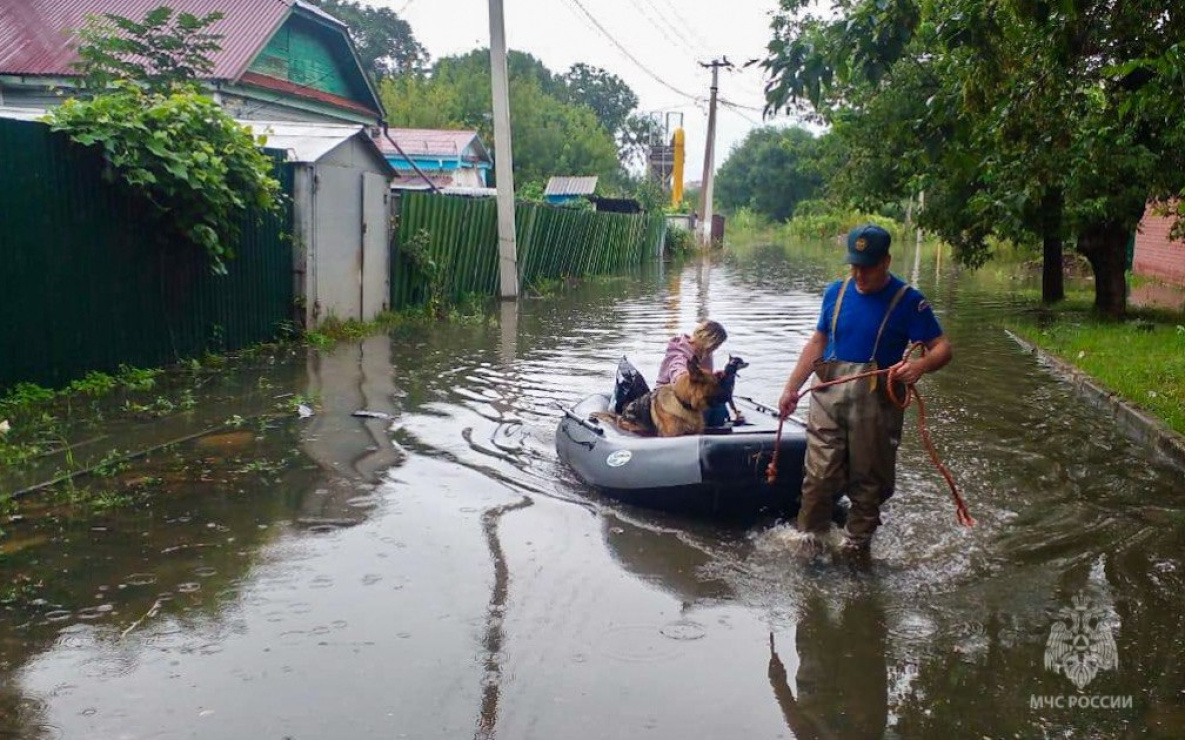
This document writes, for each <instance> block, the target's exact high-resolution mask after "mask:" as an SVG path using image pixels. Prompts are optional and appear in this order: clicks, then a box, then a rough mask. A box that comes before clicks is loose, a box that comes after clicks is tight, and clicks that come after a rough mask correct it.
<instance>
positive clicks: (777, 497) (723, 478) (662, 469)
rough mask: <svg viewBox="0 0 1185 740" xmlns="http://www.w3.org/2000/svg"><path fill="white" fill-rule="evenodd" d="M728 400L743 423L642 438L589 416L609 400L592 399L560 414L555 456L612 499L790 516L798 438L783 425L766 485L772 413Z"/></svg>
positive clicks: (801, 449) (800, 450) (794, 428)
mask: <svg viewBox="0 0 1185 740" xmlns="http://www.w3.org/2000/svg"><path fill="white" fill-rule="evenodd" d="M734 401H735V402H736V404H737V407H738V408H739V409H740V410H741V412H742V413H743V414H744V416H745V423H744V424H741V425H736V426H725V427H713V428H709V429H708V431H707V433H705V434H701V435H696V436H686V437H642V436H639V435H637V434H633V433H631V432H626V431H622V430H621V429H619V428H618V427H617V426H616V425H614V424H613V423H611V422H608V421H602V420H599V419H596V418H593V417H592V414H594V413H596V412H600V411H606V410H608V409H609V405H610V403H611V401H610V397H609V396H608V395H605V394H600V393H598V394H593V395H591V396H589V397H588V398H586V399H584V400H583V401H581V402H580V403H578V404H576V405H575V406H574V407H572V408H570V409H565V410H564V415H563V418H561V419H560V422H559V426H558V428H557V429H556V441H555V446H556V452H557V453H558V454H559V457H560V459H561V460H563V461H564V462H565V463H567V464H568V465H569V466H571V468H572V469H573V470H574V471H575V472H576V475H577V476H578V477H579V478H580V479H581V480H582V481H584V482H585V483H587V484H588V485H590V486H592V487H593V488H595V489H597V491H599V492H600V493H602V494H604V495H606V496H608V497H610V498H614V499H617V500H619V501H622V502H625V503H628V504H634V505H637V506H645V507H649V508H654V509H663V510H666V511H672V512H677V513H686V514H692V515H707V516H713V517H716V516H719V517H728V518H738V517H742V518H743V517H750V516H755V515H765V514H770V515H780V516H789V515H791V514H793V513H794V512H795V511H797V510H798V502H799V496H800V493H801V487H802V465H803V458H804V456H805V454H806V433H805V430H804V429H803V426H802V423H801V422H799V421H798V420H796V419H787V420H786V423H785V424H784V425H783V428H782V438H781V444H780V446H781V451H780V452H779V453H778V477H777V480H776V481H775V482H774V484H773V485H770V484H769V483H768V482H767V480H766V471H767V469H768V467H769V463H770V459H771V458H772V456H773V449H774V438H775V436H776V431H777V427H778V420H777V412H776V411H774V410H773V409H771V408H769V407H767V406H764V405H762V404H760V403H757V402H755V401H753V400H752V399H748V398H741V397H736V398H734Z"/></svg>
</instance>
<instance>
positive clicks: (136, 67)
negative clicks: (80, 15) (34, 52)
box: [74, 5, 224, 92]
mask: <svg viewBox="0 0 1185 740" xmlns="http://www.w3.org/2000/svg"><path fill="white" fill-rule="evenodd" d="M223 17H224V16H223V14H222V13H218V12H215V13H208V14H207V15H204V16H200V17H199V16H195V15H193V14H192V13H178V14H177V15H173V11H172V9H171V8H169V7H167V6H164V5H162V6H161V7H159V8H156V9H155V10H150V11H148V13H146V14H145V15H144V18H143V19H142V20H140V21H134V20H131V19H129V18H124V17H123V16H119V15H113V14H111V13H105V14H104V15H102V16H97V15H88V16H87V17H86V23H85V24H84V25H83V26H82V28H80V29H78V31H77V32H76V33H75V38H76V45H77V52H78V59H79V60H78V61H77V62H75V63H74V66H75V68H76V69H77V70H78V71H79V72H80V73H81V74H82V80H83V86H84V87H86V88H88V89H91V90H98V91H101V90H103V89H105V88H106V87H107V86H108V85H110V84H111V83H112V82H114V81H115V80H119V79H127V80H135V81H136V82H137V83H139V84H142V85H144V86H146V87H148V88H149V89H151V90H153V91H155V92H163V91H167V90H168V89H169V87H170V86H171V85H173V84H175V83H180V82H186V81H189V80H193V79H196V78H197V77H199V76H200V75H203V74H207V73H209V72H211V71H213V69H214V62H213V61H212V60H211V59H210V55H211V54H213V53H214V52H216V51H218V50H219V49H220V48H221V47H220V46H219V44H218V41H219V40H220V39H221V38H222V35H221V34H216V33H211V32H210V31H209V30H207V29H208V27H209V26H211V25H213V24H214V23H215V22H216V21H218V20H221V19H222V18H223Z"/></svg>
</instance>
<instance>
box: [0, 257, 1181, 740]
mask: <svg viewBox="0 0 1185 740" xmlns="http://www.w3.org/2000/svg"><path fill="white" fill-rule="evenodd" d="M840 256H841V255H840V251H839V250H838V248H835V249H834V251H829V252H828V251H824V250H822V249H820V248H792V247H787V248H785V249H783V248H776V247H767V248H755V249H752V250H748V251H746V252H744V253H742V254H741V255H739V256H738V255H730V256H728V257H725V258H720V259H718V260H716V261H715V262H713V263H711V264H707V263H702V262H692V263H689V264H687V265H682V266H677V267H668V268H667V269H666V270H665V271H664V270H655V271H653V272H650V273H648V274H645V275H640V276H630V277H623V278H615V279H611V280H605V281H599V282H594V283H590V284H587V285H583V286H579V287H577V288H575V289H573V290H571V291H569V292H567V293H565V294H564V295H562V296H560V297H556V298H544V299H531V300H524V301H523V302H522V303H521V304H520V305H519V306H518V307H517V309H516V308H515V307H513V306H504V307H502V309H501V313H500V314H499V313H498V312H497V309H495V313H494V315H493V316H491V317H489V318H488V319H487V320H481V321H471V322H461V323H452V324H441V325H434V326H430V327H409V328H406V329H401V330H398V331H395V332H392V334H391V335H389V336H387V335H384V336H377V337H372V338H369V339H367V340H365V341H360V342H353V343H346V344H342V345H339V346H337V347H335V348H333V349H331V350H326V351H322V352H316V351H312V350H310V351H309V352H308V353H307V356H306V353H305V352H304V351H303V350H302V351H301V352H300V353H297V354H294V355H293V356H291V357H290V358H288V359H283V360H281V361H278V362H274V363H266V364H265V363H258V364H256V365H255V366H251V367H247V368H239V369H237V370H235V371H233V372H230V371H228V372H227V373H225V375H224V376H221V377H219V378H217V379H216V380H214V381H213V382H211V383H209V384H208V385H206V386H204V387H203V388H202V389H201V391H200V398H199V403H198V404H197V407H196V409H195V410H193V411H191V412H189V414H188V415H179V416H178V417H177V418H175V419H172V420H170V419H169V418H165V419H159V420H156V421H152V422H147V421H146V422H140V423H138V424H136V425H133V426H134V428H131V427H129V429H128V430H127V431H126V434H127V435H131V434H138V435H141V437H142V439H141V438H137V440H136V441H135V442H132V441H124V442H121V445H122V446H123V447H124V448H125V449H131V448H134V447H135V446H137V445H139V446H140V447H149V446H152V445H154V444H159V443H161V442H164V441H168V440H174V439H177V440H182V439H184V440H185V441H182V442H179V443H178V444H177V445H176V446H174V447H170V448H166V449H164V450H162V451H160V452H158V453H153V454H149V455H147V456H146V457H145V458H143V459H142V460H140V461H139V462H138V463H137V470H138V469H139V468H141V467H142V468H143V469H144V470H146V471H148V472H146V473H144V474H145V475H150V476H153V478H154V479H158V480H159V482H158V483H157V484H156V488H155V493H154V494H153V495H152V496H151V497H150V498H149V499H147V500H146V501H144V502H141V503H140V504H137V505H136V506H134V507H132V508H130V509H127V508H125V509H112V510H110V511H99V512H95V513H91V514H87V515H78V514H70V513H69V512H68V511H61V512H54V511H51V512H50V513H56V514H57V516H52V517H34V516H31V515H30V516H27V517H26V519H25V520H24V521H20V522H16V523H14V524H5V525H4V526H5V529H6V530H7V531H8V534H9V537H8V539H7V540H2V541H0V542H3V543H5V545H6V550H5V554H4V559H3V561H2V562H3V563H4V567H5V570H6V578H5V582H6V583H7V582H8V581H9V580H10V579H11V580H13V581H14V582H21V583H26V584H28V588H27V593H16V594H14V595H13V598H12V599H11V601H12V603H10V604H9V605H8V606H7V608H5V609H3V610H0V737H14V738H15V737H19V738H87V739H95V740H98V739H102V738H113V739H114V738H276V739H277V740H279V739H280V738H300V739H303V738H369V737H394V738H402V737H407V738H460V737H479V738H493V737H501V738H506V739H524V738H540V739H550V738H565V740H585V739H592V738H636V737H646V738H664V739H665V738H671V739H674V738H679V739H683V738H716V737H740V738H777V737H787V738H788V737H802V738H809V737H880V736H889V737H942V738H950V737H989V736H990V737H1003V736H1017V737H1039V736H1048V737H1053V736H1056V737H1066V736H1076V737H1077V736H1082V737H1114V736H1117V735H1129V734H1130V735H1144V734H1149V735H1154V736H1163V737H1182V736H1185V649H1183V648H1185V636H1183V634H1182V633H1183V632H1185V481H1183V476H1182V473H1181V471H1179V470H1175V469H1173V468H1171V467H1168V466H1167V465H1165V464H1163V463H1161V462H1159V461H1158V460H1155V459H1153V458H1152V457H1150V455H1149V454H1148V453H1147V452H1145V451H1144V450H1143V449H1142V448H1140V447H1137V446H1135V445H1133V444H1131V443H1129V442H1128V441H1127V440H1126V439H1125V438H1124V437H1122V436H1121V435H1120V434H1119V433H1117V432H1116V431H1115V430H1114V428H1113V425H1112V423H1111V421H1110V419H1109V418H1108V417H1107V416H1106V415H1105V414H1104V413H1103V412H1101V411H1098V410H1096V409H1094V408H1093V407H1090V406H1088V405H1086V404H1084V403H1082V402H1081V401H1080V400H1079V399H1078V398H1077V397H1076V396H1075V395H1074V394H1073V392H1072V390H1071V389H1070V388H1069V386H1068V385H1066V384H1064V383H1061V382H1059V381H1058V380H1057V379H1056V378H1054V377H1053V376H1051V375H1050V374H1049V373H1048V372H1047V371H1045V370H1044V369H1043V368H1042V367H1041V366H1040V365H1039V364H1038V363H1037V361H1036V360H1034V359H1033V357H1032V356H1030V355H1027V354H1025V353H1023V352H1022V351H1021V350H1020V349H1019V347H1017V346H1016V344H1015V343H1013V342H1012V341H1011V340H1010V339H1009V338H1008V337H1007V336H1006V334H1005V333H1004V331H1003V329H1002V327H1001V323H1000V322H1001V320H1002V318H1004V317H1005V316H1007V315H1008V313H1009V312H1010V311H1013V310H1018V309H1016V308H1014V305H1015V303H1014V301H1013V299H1011V298H1009V297H1008V296H1007V295H1005V294H1003V293H1002V292H1001V290H1002V289H1001V287H1000V286H999V285H998V284H993V283H991V282H990V281H987V280H985V279H983V277H982V276H976V275H969V274H959V273H958V271H957V270H955V269H954V268H952V266H951V265H949V264H948V263H947V262H945V261H942V260H939V259H937V256H936V255H935V254H934V253H933V252H929V253H926V252H923V253H921V254H916V255H915V254H914V253H912V252H911V251H909V250H905V251H904V252H902V253H900V254H897V255H896V256H895V258H894V259H895V262H894V265H893V266H894V272H896V273H897V274H898V275H900V276H902V277H903V278H905V279H907V280H914V281H915V282H916V283H917V284H918V285H919V287H920V288H921V289H922V290H923V291H924V292H925V293H926V294H927V295H928V297H929V298H930V300H931V302H932V303H933V304H934V306H935V309H936V310H937V312H938V315H939V318H940V320H941V321H942V322H943V324H944V327H945V329H946V330H947V333H948V334H949V335H950V337H951V339H952V342H953V344H954V348H955V360H954V363H953V364H952V365H951V366H950V367H949V368H948V369H946V370H945V371H943V372H941V373H938V374H936V375H934V376H930V377H928V378H926V379H925V380H924V381H923V382H922V384H921V386H920V387H921V389H922V391H923V393H924V394H925V397H926V402H927V409H928V411H929V413H930V429H931V434H932V436H933V437H934V440H935V443H936V444H937V446H938V449H939V452H940V454H941V455H942V457H943V460H944V462H945V463H946V464H947V466H948V467H949V468H950V469H951V471H952V472H953V474H954V475H955V477H956V478H957V480H958V481H959V484H960V487H961V489H962V491H963V493H964V496H965V498H966V499H967V502H968V505H969V507H970V509H971V512H972V514H973V516H974V517H975V518H976V521H977V526H976V527H975V528H974V529H971V530H965V529H963V528H960V527H958V526H957V524H956V522H955V514H954V507H953V505H952V504H951V501H950V495H949V492H948V490H947V488H946V485H945V483H944V482H943V480H942V478H941V477H940V476H939V474H938V473H937V472H936V471H935V470H934V468H933V467H932V465H931V463H930V461H929V458H928V456H927V454H926V452H925V450H924V448H923V447H922V446H921V444H920V442H919V440H918V436H917V433H916V420H915V414H916V411H910V412H909V413H908V414H907V417H906V434H905V440H904V442H903V446H902V452H901V457H900V461H899V465H898V469H899V474H898V493H897V495H896V496H895V497H894V499H893V500H892V501H891V503H890V504H889V506H888V515H887V516H886V526H885V527H883V528H882V529H881V531H880V533H879V534H878V537H877V539H876V541H875V542H874V545H873V563H872V565H871V567H869V568H866V569H861V568H853V567H851V566H850V565H848V564H845V563H842V562H829V561H824V562H812V563H806V564H804V563H802V562H801V561H799V560H797V559H796V558H795V557H794V556H792V555H791V554H790V549H789V545H788V541H787V527H786V525H785V524H784V523H781V522H776V521H763V522H758V523H756V524H754V525H752V526H738V525H736V524H721V523H713V522H706V521H696V520H686V519H679V518H674V517H670V516H665V515H662V514H657V513H652V512H647V511H643V510H638V509H631V508H627V507H623V506H620V505H618V504H615V503H614V502H612V501H607V500H603V499H601V498H599V497H597V496H596V495H595V494H594V493H592V492H591V491H590V490H589V489H587V488H586V487H585V486H584V485H583V484H581V483H580V482H579V481H578V480H576V479H575V478H574V476H573V475H572V474H571V472H570V471H568V470H567V469H566V468H565V467H564V466H563V465H562V464H561V463H560V462H559V461H558V460H557V459H556V455H555V451H554V434H555V425H556V422H557V420H558V418H559V416H560V411H559V408H558V405H567V404H571V403H573V402H575V401H577V400H579V399H581V398H583V397H584V396H586V395H587V394H589V393H592V392H598V391H600V392H607V391H608V390H609V389H610V386H611V384H612V379H613V369H614V366H615V364H616V361H617V360H618V359H619V358H620V357H621V356H622V355H626V356H628V357H630V358H631V359H632V360H633V361H634V362H635V363H636V364H637V365H638V367H639V368H640V369H641V370H642V371H643V372H644V373H645V374H646V376H647V378H648V379H653V375H654V374H655V371H656V370H657V366H658V362H659V359H660V357H661V353H662V350H663V347H664V345H665V343H666V340H667V338H668V337H669V336H670V335H672V334H675V333H678V332H682V331H689V330H690V329H691V327H692V326H693V325H694V323H695V322H696V320H697V319H698V318H700V317H701V316H710V317H711V318H714V319H717V320H719V321H720V322H722V323H723V324H724V325H725V326H726V327H727V329H728V332H729V340H728V342H727V343H726V344H725V345H724V347H723V349H722V351H721V355H726V354H727V353H729V352H732V353H734V354H740V355H743V356H744V358H745V359H746V360H748V361H749V363H750V366H749V367H748V368H747V369H746V370H744V371H743V373H742V374H741V377H740V381H739V383H738V390H737V392H738V393H739V394H741V395H748V396H752V397H754V398H756V399H758V400H762V401H765V402H767V403H773V402H775V401H776V400H777V397H778V394H779V392H780V389H781V385H782V383H783V382H784V380H785V378H786V375H787V374H788V372H789V370H790V368H791V365H792V363H793V362H794V360H795V359H796V358H797V355H798V350H799V349H800V348H801V346H802V345H803V343H804V342H805V341H806V339H807V337H808V336H809V335H810V333H811V332H812V331H813V329H814V326H815V321H816V319H817V316H818V306H819V296H820V294H821V291H822V289H823V287H824V285H825V284H826V283H827V282H828V281H829V280H830V279H832V278H834V277H836V276H838V275H839V274H840V272H841V269H842V266H841V265H840V264H839V262H840ZM284 394H288V395H291V394H298V395H299V396H300V397H303V398H307V399H310V404H311V405H313V406H314V407H315V408H316V415H314V416H313V417H311V418H307V419H298V418H296V416H295V415H294V414H287V415H284V416H277V415H276V414H270V415H269V414H265V413H263V412H265V411H268V410H269V409H271V408H272V407H273V406H274V399H275V398H276V397H277V396H281V395H284ZM358 410H366V411H369V412H373V413H372V414H371V415H370V416H368V417H356V416H353V415H352V414H353V412H355V411H358ZM236 415H237V416H239V417H241V419H242V420H243V423H242V424H241V425H238V426H237V427H236V428H233V429H231V430H228V431H222V432H219V433H217V434H212V435H197V436H193V435H194V432H195V431H200V430H202V429H204V428H207V427H210V426H211V425H212V424H213V423H215V422H217V423H221V422H222V421H223V420H225V419H227V418H228V417H233V416H236ZM191 436H192V438H191V439H185V438H187V437H191ZM123 439H124V440H128V439H130V438H129V437H127V436H124V437H123ZM182 459H183V460H185V461H187V463H186V467H185V468H184V469H185V471H186V472H185V474H184V475H182V474H179V473H175V472H170V471H176V470H177V469H178V468H177V466H176V465H174V464H173V462H171V461H175V460H182ZM25 483H26V484H27V481H26V482H25ZM17 590H18V591H19V590H20V589H17ZM1076 597H1077V598H1078V599H1079V601H1078V602H1075V598H1076ZM1076 603H1078V604H1080V606H1081V608H1080V609H1079V610H1078V612H1076V613H1075V616H1074V618H1075V619H1077V620H1078V621H1077V622H1071V621H1070V620H1071V617H1069V616H1065V615H1064V614H1063V612H1065V613H1067V614H1068V613H1069V612H1073V611H1074V606H1075V604H1076ZM1059 620H1060V621H1061V622H1063V623H1065V624H1067V625H1069V626H1070V631H1071V632H1072V633H1073V636H1075V637H1077V638H1078V640H1079V641H1078V643H1076V645H1077V648H1078V653H1077V654H1078V655H1079V656H1080V657H1081V659H1082V661H1081V662H1082V663H1083V666H1082V671H1083V673H1081V674H1076V675H1079V677H1080V678H1085V679H1086V681H1085V682H1084V683H1082V685H1081V688H1080V687H1079V686H1078V685H1076V684H1075V683H1074V682H1073V681H1071V679H1070V678H1069V677H1067V676H1066V675H1061V674H1059V673H1055V672H1053V671H1052V670H1050V669H1048V668H1047V666H1046V662H1047V660H1048V656H1049V654H1050V650H1051V645H1052V646H1054V647H1056V646H1058V645H1060V644H1061V643H1060V642H1059V641H1058V640H1057V639H1051V636H1053V635H1058V634H1060V633H1058V632H1057V631H1056V630H1054V629H1053V627H1054V625H1055V624H1056V623H1058V622H1059ZM1112 645H1113V650H1111V649H1110V648H1111V646H1112ZM1109 656H1113V657H1114V658H1115V660H1114V661H1111V660H1110V659H1109ZM1083 697H1085V698H1084V699H1083ZM1079 703H1081V704H1083V705H1084V706H1079Z"/></svg>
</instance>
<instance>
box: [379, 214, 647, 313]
mask: <svg viewBox="0 0 1185 740" xmlns="http://www.w3.org/2000/svg"><path fill="white" fill-rule="evenodd" d="M515 229H516V233H517V237H518V263H519V282H520V283H521V284H522V285H524V286H529V285H530V284H531V283H533V282H535V281H537V280H539V279H541V278H558V277H563V276H582V275H601V274H607V273H611V272H616V271H619V270H623V269H626V268H629V267H634V266H637V265H641V264H642V263H643V262H645V261H646V260H647V259H651V258H653V256H655V255H657V254H658V248H659V244H660V243H661V241H662V238H663V234H664V231H665V229H666V220H665V218H664V217H663V216H662V215H661V214H655V215H649V214H641V213H640V214H624V213H593V212H589V211H576V210H572V209H566V208H554V207H551V206H544V205H534V204H523V203H520V204H519V205H518V206H517V208H516V209H515ZM421 230H423V231H425V232H427V234H428V253H429V255H431V257H432V259H433V260H434V261H436V262H437V263H438V264H441V265H443V266H444V274H445V275H446V276H447V279H448V285H447V291H448V293H449V294H451V296H452V297H453V299H454V300H455V299H458V298H461V297H462V296H464V295H466V294H470V293H477V294H482V295H494V294H496V293H497V292H498V213H497V205H496V203H495V201H494V199H492V198H458V197H450V196H444V195H431V194H427V193H407V194H405V195H403V197H402V202H401V204H400V209H399V229H398V233H397V244H396V247H395V248H394V249H393V250H392V253H391V306H392V307H393V308H404V307H406V306H411V305H417V304H419V303H422V302H423V301H424V300H425V299H426V297H427V292H428V286H427V284H426V282H425V280H424V276H423V275H422V274H419V272H418V271H417V270H416V269H415V268H414V267H413V266H412V264H411V262H410V261H409V260H407V259H406V258H405V255H404V254H403V245H407V244H408V243H409V240H411V239H412V238H413V237H414V236H415V235H416V234H418V233H419V232H420V231H421Z"/></svg>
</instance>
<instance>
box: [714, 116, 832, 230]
mask: <svg viewBox="0 0 1185 740" xmlns="http://www.w3.org/2000/svg"><path fill="white" fill-rule="evenodd" d="M821 157H822V145H821V144H820V141H819V140H818V139H816V138H815V137H814V136H812V135H811V133H810V132H809V131H806V130H805V129H801V128H773V127H766V128H760V129H755V130H753V131H751V132H749V135H748V136H746V137H745V139H744V141H742V142H741V143H740V144H739V145H738V146H737V147H736V148H735V149H733V150H732V152H730V153H729V155H728V158H727V159H726V160H725V161H724V164H723V165H722V166H721V167H720V173H719V175H718V176H717V179H716V190H715V193H716V201H717V204H718V205H719V206H720V207H721V208H722V209H723V210H724V211H726V212H729V211H735V210H737V209H740V208H751V209H753V210H754V211H755V212H757V213H760V214H762V215H763V216H766V217H768V218H770V219H773V220H775V221H785V220H786V219H788V218H790V217H792V216H793V215H794V209H795V207H796V206H797V205H798V202H799V201H802V200H807V199H810V198H814V197H817V196H818V195H819V193H820V192H821V190H822V188H823V184H824V174H825V173H824V172H823V171H822V168H821V167H820V160H821Z"/></svg>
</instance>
